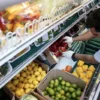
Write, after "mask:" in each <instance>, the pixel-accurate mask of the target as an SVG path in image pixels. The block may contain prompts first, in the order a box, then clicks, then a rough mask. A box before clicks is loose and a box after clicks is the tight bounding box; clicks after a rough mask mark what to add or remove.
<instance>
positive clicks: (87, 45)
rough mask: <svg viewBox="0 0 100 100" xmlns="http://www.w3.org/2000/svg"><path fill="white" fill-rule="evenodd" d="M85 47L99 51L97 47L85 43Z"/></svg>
mask: <svg viewBox="0 0 100 100" xmlns="http://www.w3.org/2000/svg"><path fill="white" fill-rule="evenodd" d="M86 47H90V48H93V49H95V50H99V49H100V47H99V46H95V45H93V44H89V43H86Z"/></svg>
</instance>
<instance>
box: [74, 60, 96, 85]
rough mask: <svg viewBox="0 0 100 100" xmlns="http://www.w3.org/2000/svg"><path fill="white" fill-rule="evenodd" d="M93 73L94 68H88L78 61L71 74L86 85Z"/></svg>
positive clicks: (91, 66)
mask: <svg viewBox="0 0 100 100" xmlns="http://www.w3.org/2000/svg"><path fill="white" fill-rule="evenodd" d="M94 71H95V67H94V66H93V65H90V66H89V65H87V64H85V63H84V62H83V61H81V60H79V61H78V63H77V67H76V69H75V71H74V72H73V73H72V74H73V75H74V76H76V77H79V78H81V79H82V80H83V81H84V82H85V83H86V84H88V83H89V81H90V80H91V78H92V75H93V73H94Z"/></svg>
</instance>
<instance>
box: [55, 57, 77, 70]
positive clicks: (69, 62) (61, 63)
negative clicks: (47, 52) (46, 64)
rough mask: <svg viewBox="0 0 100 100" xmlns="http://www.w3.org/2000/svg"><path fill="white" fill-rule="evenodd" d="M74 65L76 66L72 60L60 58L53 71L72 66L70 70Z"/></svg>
mask: <svg viewBox="0 0 100 100" xmlns="http://www.w3.org/2000/svg"><path fill="white" fill-rule="evenodd" d="M75 64H76V62H74V61H73V60H72V59H68V58H66V57H62V58H60V60H59V62H58V63H57V64H56V66H55V67H54V69H59V70H62V69H65V68H66V66H68V65H70V66H72V68H73V67H74V65H75Z"/></svg>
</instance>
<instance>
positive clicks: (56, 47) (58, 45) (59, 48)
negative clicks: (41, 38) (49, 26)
mask: <svg viewBox="0 0 100 100" xmlns="http://www.w3.org/2000/svg"><path fill="white" fill-rule="evenodd" d="M49 49H50V51H51V52H53V54H54V55H55V56H56V57H59V56H61V55H62V52H65V51H66V50H67V49H68V44H67V43H66V42H65V41H64V40H63V38H61V39H59V40H57V41H56V42H55V43H54V44H52V45H51V46H50V47H49Z"/></svg>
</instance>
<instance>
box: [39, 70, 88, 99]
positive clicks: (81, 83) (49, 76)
mask: <svg viewBox="0 0 100 100" xmlns="http://www.w3.org/2000/svg"><path fill="white" fill-rule="evenodd" d="M59 76H62V77H63V79H64V80H65V81H68V82H71V83H75V84H77V85H78V86H80V87H81V88H82V89H83V90H84V89H85V86H86V84H85V82H84V81H82V80H81V79H79V78H76V77H75V76H73V75H72V74H70V73H67V72H62V71H61V70H57V69H53V70H51V71H50V72H49V73H48V74H47V76H46V78H45V79H44V80H42V81H41V83H40V85H39V86H38V87H37V91H38V93H39V94H41V95H42V96H43V97H44V98H46V99H47V100H52V99H51V98H50V97H45V96H44V95H43V93H42V92H43V90H45V88H46V87H47V86H48V84H49V82H50V80H52V79H56V78H58V77H59ZM83 96H84V92H83V95H82V97H81V99H80V100H83Z"/></svg>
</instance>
